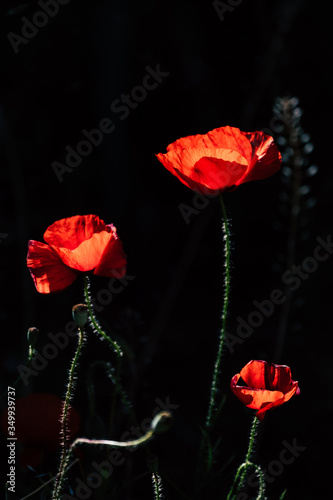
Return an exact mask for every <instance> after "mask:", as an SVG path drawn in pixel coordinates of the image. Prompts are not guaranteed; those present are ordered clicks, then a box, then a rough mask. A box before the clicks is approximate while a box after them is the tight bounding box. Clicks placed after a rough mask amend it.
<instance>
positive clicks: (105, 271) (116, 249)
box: [94, 227, 127, 279]
mask: <svg viewBox="0 0 333 500" xmlns="http://www.w3.org/2000/svg"><path fill="white" fill-rule="evenodd" d="M112 230H113V232H112V235H113V237H112V238H110V239H109V242H108V244H107V245H106V247H105V249H104V252H103V254H102V257H101V259H100V261H99V263H98V266H97V267H96V268H95V270H94V274H96V275H97V276H107V277H109V278H118V279H119V278H122V277H123V276H124V275H125V273H126V265H127V259H126V254H125V252H124V251H123V244H122V241H121V239H120V238H118V236H117V233H116V231H115V228H114V227H112Z"/></svg>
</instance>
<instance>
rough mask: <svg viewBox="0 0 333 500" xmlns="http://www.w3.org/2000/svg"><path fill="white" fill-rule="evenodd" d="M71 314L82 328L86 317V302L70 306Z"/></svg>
mask: <svg viewBox="0 0 333 500" xmlns="http://www.w3.org/2000/svg"><path fill="white" fill-rule="evenodd" d="M72 316H73V319H74V321H75V322H76V323H77V326H78V327H80V328H82V327H83V326H84V325H85V324H86V323H87V319H88V306H87V305H86V304H76V306H73V307H72Z"/></svg>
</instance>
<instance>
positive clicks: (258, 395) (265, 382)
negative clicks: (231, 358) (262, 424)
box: [230, 360, 300, 420]
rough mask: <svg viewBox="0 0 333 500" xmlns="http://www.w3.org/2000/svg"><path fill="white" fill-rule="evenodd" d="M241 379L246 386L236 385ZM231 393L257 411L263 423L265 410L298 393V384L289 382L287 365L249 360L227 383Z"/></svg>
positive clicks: (289, 373) (284, 401)
mask: <svg viewBox="0 0 333 500" xmlns="http://www.w3.org/2000/svg"><path fill="white" fill-rule="evenodd" d="M240 379H242V380H243V381H244V383H245V385H238V382H239V380H240ZM230 388H231V390H232V392H233V393H234V394H235V396H237V398H238V399H239V400H240V401H241V402H242V403H243V404H244V405H245V406H247V407H248V408H253V409H255V410H259V411H258V412H257V414H256V415H257V417H258V418H259V420H262V419H263V418H264V416H265V413H266V411H267V410H270V409H271V408H274V407H276V406H280V405H282V404H283V403H286V402H287V401H289V399H290V398H291V397H292V396H293V395H294V394H299V393H300V390H299V387H298V382H296V381H294V380H292V379H291V371H290V368H289V366H286V365H275V364H273V363H267V361H257V360H252V361H250V362H249V363H247V365H245V366H244V368H242V370H241V372H240V373H237V374H236V375H235V376H234V377H233V378H232V379H231V383H230Z"/></svg>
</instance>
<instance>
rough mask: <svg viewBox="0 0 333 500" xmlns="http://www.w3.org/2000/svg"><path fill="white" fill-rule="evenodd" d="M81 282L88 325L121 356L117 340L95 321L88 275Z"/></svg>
mask: <svg viewBox="0 0 333 500" xmlns="http://www.w3.org/2000/svg"><path fill="white" fill-rule="evenodd" d="M83 283H84V297H85V301H86V304H87V307H88V312H89V318H90V325H91V327H92V328H93V330H95V331H96V332H97V333H98V334H99V335H100V336H101V337H102V338H103V339H104V340H106V341H107V342H108V344H109V345H110V346H111V347H112V349H113V350H114V351H115V353H116V354H117V357H118V358H119V359H120V358H121V357H122V356H123V352H122V350H121V348H120V346H119V345H118V344H117V342H115V341H114V340H112V339H111V338H110V337H109V336H108V335H107V334H106V333H105V332H104V331H103V330H102V328H101V326H100V325H99V323H98V321H97V318H96V316H95V313H94V307H93V304H92V301H91V297H90V292H89V286H90V283H89V278H88V276H84V277H83Z"/></svg>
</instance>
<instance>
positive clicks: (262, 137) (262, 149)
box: [236, 132, 282, 186]
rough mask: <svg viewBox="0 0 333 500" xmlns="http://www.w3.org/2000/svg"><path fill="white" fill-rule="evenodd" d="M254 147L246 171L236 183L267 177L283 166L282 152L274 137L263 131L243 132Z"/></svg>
mask: <svg viewBox="0 0 333 500" xmlns="http://www.w3.org/2000/svg"><path fill="white" fill-rule="evenodd" d="M243 134H244V135H245V136H246V137H247V138H248V139H249V141H250V143H251V145H252V147H253V155H252V159H251V162H250V164H249V168H248V170H247V171H246V173H245V174H244V175H243V176H242V177H241V178H240V179H238V181H237V182H236V185H237V186H238V185H240V184H243V183H244V182H249V181H255V180H261V179H266V178H267V177H270V176H271V175H273V174H275V173H276V172H278V170H279V169H280V168H281V161H282V159H281V153H280V151H279V150H278V147H277V145H276V144H275V142H274V139H273V137H271V136H269V135H266V134H264V133H263V132H243Z"/></svg>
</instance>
